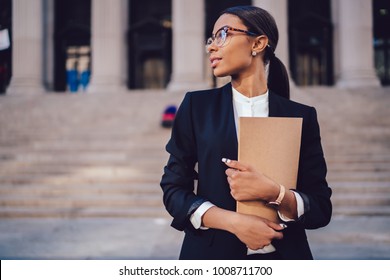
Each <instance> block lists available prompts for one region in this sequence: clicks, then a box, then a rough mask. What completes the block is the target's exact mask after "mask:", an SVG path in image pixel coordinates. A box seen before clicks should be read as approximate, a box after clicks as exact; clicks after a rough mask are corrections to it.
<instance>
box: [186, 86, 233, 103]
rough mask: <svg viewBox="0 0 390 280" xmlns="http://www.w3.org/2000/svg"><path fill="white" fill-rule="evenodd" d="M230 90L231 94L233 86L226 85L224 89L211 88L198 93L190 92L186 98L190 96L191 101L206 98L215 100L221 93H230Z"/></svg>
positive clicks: (197, 91)
mask: <svg viewBox="0 0 390 280" xmlns="http://www.w3.org/2000/svg"><path fill="white" fill-rule="evenodd" d="M229 89H230V92H231V85H230V84H226V85H224V86H222V87H218V88H209V89H203V90H196V91H189V92H187V93H186V96H189V97H190V98H191V99H192V98H195V99H204V98H213V97H217V96H218V95H220V94H221V93H228V92H229Z"/></svg>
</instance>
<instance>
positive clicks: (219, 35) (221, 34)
mask: <svg viewBox="0 0 390 280" xmlns="http://www.w3.org/2000/svg"><path fill="white" fill-rule="evenodd" d="M228 31H237V32H242V33H245V34H246V35H248V36H258V34H256V33H253V32H250V31H247V30H242V29H238V28H233V27H230V26H227V25H226V26H223V27H221V28H220V29H218V30H217V32H215V34H213V35H212V36H211V37H210V38H208V39H207V41H206V51H207V48H208V47H209V46H210V45H211V44H212V43H214V42H215V44H216V45H217V46H218V47H222V46H223V45H224V44H225V42H226V38H227V35H228Z"/></svg>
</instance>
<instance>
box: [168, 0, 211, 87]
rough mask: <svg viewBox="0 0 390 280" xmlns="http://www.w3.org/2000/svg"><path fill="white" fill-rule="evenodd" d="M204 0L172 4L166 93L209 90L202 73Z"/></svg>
mask: <svg viewBox="0 0 390 280" xmlns="http://www.w3.org/2000/svg"><path fill="white" fill-rule="evenodd" d="M205 12H206V11H205V7H204V0H196V1H194V0H172V23H173V27H172V32H173V33H172V35H173V39H172V40H173V44H172V45H173V47H172V59H173V63H172V75H171V81H170V83H169V85H168V89H170V90H178V91H180V90H184V91H187V90H191V89H202V88H205V87H209V85H208V84H207V82H206V79H205V73H204V57H205V56H204V54H205V36H204V30H205Z"/></svg>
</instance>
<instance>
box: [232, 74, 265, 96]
mask: <svg viewBox="0 0 390 280" xmlns="http://www.w3.org/2000/svg"><path fill="white" fill-rule="evenodd" d="M232 86H233V87H234V88H235V89H236V90H237V91H239V92H240V93H241V94H243V95H245V96H246V97H255V96H259V95H262V94H264V93H266V92H267V83H266V81H263V80H261V79H259V78H257V79H254V78H252V79H250V78H248V79H235V78H234V77H232Z"/></svg>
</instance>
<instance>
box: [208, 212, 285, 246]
mask: <svg viewBox="0 0 390 280" xmlns="http://www.w3.org/2000/svg"><path fill="white" fill-rule="evenodd" d="M202 224H203V226H205V227H208V228H215V229H222V230H226V231H229V232H231V233H233V234H234V235H236V236H237V237H238V239H240V240H241V242H243V243H244V244H245V245H246V246H247V247H248V248H250V249H252V250H257V249H261V248H263V247H264V246H267V245H269V244H271V242H272V240H273V239H282V238H283V233H281V232H279V231H281V230H283V229H284V228H285V225H283V224H276V223H273V222H271V221H268V220H266V219H263V218H260V217H257V216H253V215H246V214H241V213H237V212H234V211H229V210H225V209H222V208H219V207H217V206H213V207H211V208H210V209H209V210H207V211H206V213H204V215H203V217H202Z"/></svg>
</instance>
